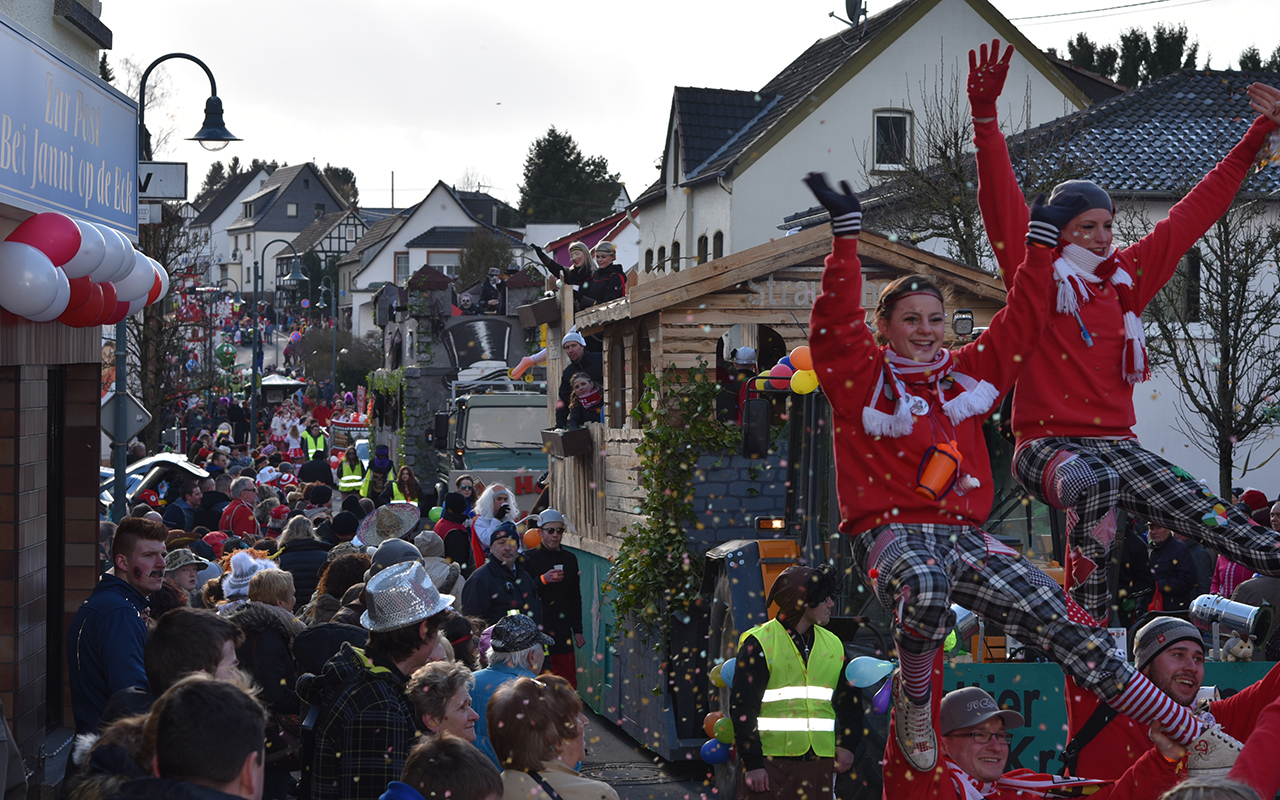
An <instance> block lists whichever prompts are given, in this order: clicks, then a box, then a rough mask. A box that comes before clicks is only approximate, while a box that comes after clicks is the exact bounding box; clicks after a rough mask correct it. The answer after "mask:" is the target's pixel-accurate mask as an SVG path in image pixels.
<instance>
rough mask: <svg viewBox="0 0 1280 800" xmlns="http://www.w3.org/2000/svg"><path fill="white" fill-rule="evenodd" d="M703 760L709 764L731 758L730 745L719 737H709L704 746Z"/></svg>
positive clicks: (719, 762)
mask: <svg viewBox="0 0 1280 800" xmlns="http://www.w3.org/2000/svg"><path fill="white" fill-rule="evenodd" d="M702 760H703V761H705V762H707V763H708V764H723V763H724V762H726V761H728V760H729V745H727V744H725V743H724V742H722V741H720V740H718V739H708V740H707V743H706V744H704V745H703V746H702Z"/></svg>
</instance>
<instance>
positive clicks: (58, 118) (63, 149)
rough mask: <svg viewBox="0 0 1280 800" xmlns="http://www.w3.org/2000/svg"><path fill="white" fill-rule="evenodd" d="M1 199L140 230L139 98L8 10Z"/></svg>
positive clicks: (2, 62) (0, 96)
mask: <svg viewBox="0 0 1280 800" xmlns="http://www.w3.org/2000/svg"><path fill="white" fill-rule="evenodd" d="M0 75H3V76H4V79H3V80H0V202H5V203H8V204H10V205H14V206H18V207H19V208H25V209H28V210H31V211H61V212H62V213H64V214H68V215H70V216H72V217H76V218H79V219H82V220H88V221H90V222H98V223H101V224H103V225H109V226H111V227H113V228H115V229H117V230H119V231H121V232H123V233H126V234H128V235H130V236H136V235H137V233H138V209H137V195H138V192H137V177H136V173H137V167H138V107H137V103H135V102H134V101H132V100H130V99H129V98H128V97H126V96H125V95H123V94H121V93H120V92H118V91H116V90H115V89H112V88H111V87H110V86H108V85H107V84H105V83H104V82H102V81H101V80H100V79H99V78H98V77H97V76H95V75H94V74H93V73H91V72H89V71H88V70H86V69H84V68H83V67H81V66H80V65H79V64H76V63H74V62H72V61H70V60H68V59H67V58H66V57H65V56H63V55H62V54H60V53H56V52H53V51H50V50H46V49H45V47H44V45H42V44H41V43H40V42H39V41H38V40H36V39H34V38H32V37H31V36H30V35H29V34H27V33H26V31H24V30H23V29H22V28H21V27H19V26H18V25H17V24H16V23H14V22H13V21H11V20H10V19H9V18H8V17H6V16H4V15H2V14H0Z"/></svg>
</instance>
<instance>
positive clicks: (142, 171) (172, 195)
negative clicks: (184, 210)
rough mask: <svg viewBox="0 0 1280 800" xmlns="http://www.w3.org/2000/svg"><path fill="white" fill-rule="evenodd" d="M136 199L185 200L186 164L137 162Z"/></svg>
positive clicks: (176, 162)
mask: <svg viewBox="0 0 1280 800" xmlns="http://www.w3.org/2000/svg"><path fill="white" fill-rule="evenodd" d="M138 197H140V198H142V199H143V200H186V199H187V165H186V163H185V162H179V161H139V162H138Z"/></svg>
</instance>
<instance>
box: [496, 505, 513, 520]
mask: <svg viewBox="0 0 1280 800" xmlns="http://www.w3.org/2000/svg"><path fill="white" fill-rule="evenodd" d="M510 513H511V506H509V505H506V504H505V503H504V504H503V505H502V506H501V507H499V508H498V513H497V514H494V515H493V516H494V519H506V517H507V515H508V514H510Z"/></svg>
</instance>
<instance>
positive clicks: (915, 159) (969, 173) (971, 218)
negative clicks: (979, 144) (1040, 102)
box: [859, 67, 1084, 268]
mask: <svg viewBox="0 0 1280 800" xmlns="http://www.w3.org/2000/svg"><path fill="white" fill-rule="evenodd" d="M1030 91H1031V88H1030V85H1028V86H1027V88H1026V90H1025V92H1026V95H1025V98H1024V101H1023V111H1022V114H1021V118H1020V119H1018V120H1013V121H1011V125H1010V127H1009V129H1011V130H1018V129H1025V128H1026V127H1027V126H1028V124H1029V123H1028V121H1029V119H1030V108H1031V98H1030ZM918 97H919V99H918V101H916V102H913V101H912V96H911V91H910V89H908V91H907V97H906V100H905V106H906V107H907V108H911V109H913V111H914V114H913V117H914V119H915V120H916V127H915V135H914V141H915V142H916V145H915V149H914V151H912V152H911V153H909V157H908V158H907V159H906V163H904V164H903V165H902V166H901V169H898V170H894V171H892V172H885V171H877V170H876V169H875V164H876V161H877V159H874V158H872V157H871V156H870V154H869V151H870V148H871V147H872V146H873V145H872V143H870V142H868V143H864V145H863V148H862V151H861V154H860V156H859V161H860V162H861V167H862V179H863V180H864V181H865V183H866V184H867V185H868V186H870V187H871V189H870V191H869V193H868V197H867V198H866V199H869V200H870V201H871V202H870V203H868V206H869V207H874V208H875V220H874V222H873V223H872V227H874V228H875V229H876V230H878V231H881V232H883V233H887V234H889V235H890V236H896V237H898V238H899V239H901V240H903V241H905V242H908V243H910V244H913V245H920V244H923V243H925V242H929V241H931V240H932V241H937V242H941V243H942V245H943V251H942V252H943V253H944V254H945V255H946V256H947V257H948V258H951V259H952V260H954V261H958V262H960V263H962V264H968V265H970V266H973V267H978V268H992V267H993V266H994V258H993V257H992V253H991V244H990V242H988V241H987V236H986V231H985V229H984V228H983V225H982V214H981V211H980V210H979V208H978V172H977V165H976V163H975V161H974V156H973V153H972V144H973V119H972V117H971V115H970V111H969V100H968V97H967V96H966V94H965V91H964V89H963V87H962V86H961V76H960V74H959V72H952V71H950V70H947V69H946V68H945V67H939V69H938V72H937V77H936V80H934V81H933V84H932V86H925V85H924V84H923V82H922V83H921V84H920V86H919V89H918ZM1071 135H1073V131H1072V130H1070V129H1069V128H1065V127H1057V128H1046V129H1044V130H1037V131H1028V132H1026V133H1024V134H1023V135H1022V136H1021V137H1019V138H1018V139H1017V140H1015V141H1013V142H1011V144H1010V148H1009V149H1010V156H1011V157H1012V158H1013V162H1014V167H1015V171H1016V172H1017V173H1018V178H1019V185H1021V186H1022V187H1023V190H1024V191H1026V192H1028V193H1030V194H1031V195H1032V196H1034V194H1035V193H1036V192H1038V191H1048V189H1046V188H1044V187H1046V186H1047V187H1049V188H1052V187H1053V186H1054V185H1055V184H1057V183H1059V182H1061V181H1064V180H1068V179H1071V178H1078V177H1081V175H1082V174H1083V172H1084V165H1083V164H1081V163H1080V162H1079V161H1078V160H1076V159H1074V158H1072V157H1070V156H1067V155H1064V150H1063V149H1062V147H1061V144H1062V141H1063V140H1064V139H1065V138H1069V137H1070V136H1071Z"/></svg>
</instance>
